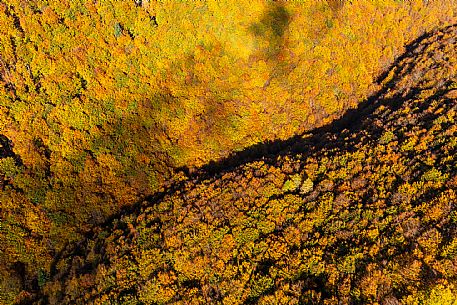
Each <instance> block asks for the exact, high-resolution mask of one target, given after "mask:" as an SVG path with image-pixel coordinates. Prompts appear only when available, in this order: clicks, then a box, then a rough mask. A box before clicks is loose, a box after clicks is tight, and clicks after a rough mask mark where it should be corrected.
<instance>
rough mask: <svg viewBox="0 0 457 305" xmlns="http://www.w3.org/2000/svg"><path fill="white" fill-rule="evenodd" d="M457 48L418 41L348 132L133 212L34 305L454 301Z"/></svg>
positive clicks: (443, 37) (270, 152) (348, 118)
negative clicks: (452, 299)
mask: <svg viewBox="0 0 457 305" xmlns="http://www.w3.org/2000/svg"><path fill="white" fill-rule="evenodd" d="M456 37H457V27H455V26H454V27H448V28H446V29H443V30H441V31H436V32H434V33H431V34H428V35H424V36H423V37H421V38H420V39H418V40H417V41H416V42H415V43H414V44H413V45H411V46H410V47H409V48H408V52H407V53H406V54H405V55H404V56H402V57H401V58H399V59H398V61H397V63H396V64H395V66H394V67H393V68H392V69H391V70H390V71H389V73H387V74H386V75H385V76H384V78H383V80H382V82H381V85H382V89H381V90H380V91H379V92H378V94H377V95H376V96H373V97H372V98H370V99H368V100H367V101H366V102H363V103H361V105H360V107H359V108H358V109H356V110H353V111H350V112H348V113H347V114H346V115H345V116H343V117H342V118H341V119H340V120H338V121H336V122H334V123H332V124H330V125H327V126H324V127H322V128H320V129H317V130H315V131H313V132H312V133H309V134H306V135H304V136H302V137H296V138H294V139H292V140H289V141H286V142H273V143H268V145H269V147H270V148H269V147H267V146H264V147H261V146H256V147H255V148H253V149H251V150H250V151H247V152H244V153H240V154H238V155H237V156H235V157H233V159H232V160H230V159H228V160H225V161H221V163H220V164H212V165H211V166H208V167H207V168H203V169H202V170H201V171H200V172H199V173H197V174H195V175H193V176H191V177H183V179H182V181H177V182H176V183H175V184H174V186H172V187H171V190H170V191H168V192H165V193H162V194H158V195H156V196H154V197H152V198H149V199H148V200H145V201H144V202H142V203H141V204H140V205H138V206H137V207H136V208H133V209H131V210H130V211H129V212H128V213H127V212H125V211H124V213H123V214H122V215H120V216H119V217H118V218H115V219H114V220H113V221H112V222H108V223H107V224H106V225H105V226H102V227H100V228H97V229H96V230H95V231H94V232H93V233H91V234H88V235H87V238H86V240H84V241H81V242H80V243H79V244H77V245H75V246H73V247H68V248H67V249H66V250H65V251H64V252H63V253H60V254H59V256H58V257H57V258H56V260H55V262H54V264H53V266H52V270H51V273H52V274H51V275H49V276H43V278H42V279H40V282H39V286H40V287H41V290H40V292H39V293H36V294H33V293H30V294H29V297H30V298H28V299H27V298H26V294H24V295H25V297H24V301H23V302H24V304H26V303H27V304H28V303H31V302H35V304H48V303H49V304H203V303H208V304H368V303H377V304H399V303H408V304H418V303H420V302H422V303H425V304H432V302H436V304H444V303H445V301H446V300H448V301H449V300H451V298H452V297H453V295H455V293H456V291H455V290H453V289H455V288H457V286H454V284H455V283H457V226H456V225H457V210H456V204H457V200H456V191H457V176H456V174H457V167H456V158H455V155H456V145H457V140H456V131H457V127H456V124H455V116H456V110H457V103H456V100H457V78H456V71H457V62H456V61H457V54H456V45H457V41H456ZM271 147H275V148H271ZM246 160H249V162H247V161H246ZM427 302H428V303H427Z"/></svg>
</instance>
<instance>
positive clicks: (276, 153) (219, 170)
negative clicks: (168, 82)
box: [0, 5, 455, 302]
mask: <svg viewBox="0 0 457 305" xmlns="http://www.w3.org/2000/svg"><path fill="white" fill-rule="evenodd" d="M274 7H275V9H274V10H272V11H271V12H270V13H268V14H266V17H265V18H264V19H262V20H263V21H262V23H263V24H264V25H263V26H264V27H267V28H268V26H269V25H270V24H271V22H273V21H274V20H276V19H280V20H282V23H281V24H282V25H281V24H280V25H279V26H278V28H277V29H273V28H271V29H270V30H271V33H273V34H272V35H276V36H278V37H281V35H283V33H284V29H285V28H286V27H287V22H288V21H287V20H288V14H287V12H284V11H281V6H280V5H278V6H276V5H275V6H274ZM282 9H283V8H282ZM286 21H287V22H286ZM259 31H260V32H259V33H262V31H261V30H259ZM446 32H455V28H454V26H449V27H447V28H445V29H442V30H441V31H440V32H438V33H441V34H437V32H431V33H426V34H424V35H422V36H420V37H419V38H417V39H416V40H415V41H413V42H412V43H411V44H410V45H408V46H407V48H406V52H405V53H404V54H403V55H402V56H400V57H398V58H397V59H396V60H395V62H394V63H393V64H392V65H391V67H390V68H389V69H388V70H387V71H386V72H385V73H383V74H382V75H380V77H379V78H378V79H377V82H378V83H380V84H382V88H381V89H380V90H379V91H378V92H377V93H376V94H374V95H373V96H371V97H369V98H368V99H366V100H365V101H363V102H361V103H360V104H359V105H358V107H357V108H356V109H351V110H348V111H346V112H345V113H344V114H343V115H342V116H341V117H340V118H339V119H337V120H335V121H333V122H331V123H330V124H327V125H325V126H322V127H320V128H316V129H314V130H313V131H311V132H308V133H305V134H302V135H297V136H294V137H292V138H290V139H287V140H275V141H268V142H265V143H259V144H256V145H253V146H251V147H248V148H246V149H244V150H243V151H240V152H236V153H234V154H232V155H231V156H229V157H227V158H224V159H222V160H219V161H213V162H210V163H208V164H207V165H205V166H203V167H201V168H199V169H198V170H196V171H195V172H193V173H190V170H189V168H187V167H182V168H179V169H178V170H177V171H181V172H184V173H185V174H186V176H187V177H188V179H187V180H186V181H180V182H175V181H173V180H171V181H170V182H169V183H168V185H167V186H166V189H165V190H164V191H163V192H157V193H155V194H153V195H150V196H147V197H145V198H143V199H142V200H139V201H138V202H137V203H136V204H134V205H132V206H128V207H126V208H123V209H122V210H121V211H120V212H118V213H116V214H114V215H112V216H110V217H109V218H108V219H106V220H105V221H104V222H103V223H102V224H100V225H99V226H97V227H95V228H94V229H93V230H92V231H91V232H89V233H86V234H85V237H84V239H83V240H81V241H80V242H79V243H78V244H72V245H67V247H66V248H64V249H63V250H62V251H61V252H60V253H58V254H56V256H55V258H54V261H53V262H52V264H51V275H50V276H51V278H54V279H55V280H59V279H64V278H65V276H66V275H68V274H69V273H70V272H74V270H70V266H68V267H66V268H67V270H57V269H58V268H57V263H58V262H59V261H61V260H63V259H66V258H72V257H75V256H83V257H84V256H85V255H86V254H87V251H88V248H89V247H88V241H89V240H94V239H97V236H98V235H99V232H102V231H111V230H113V229H114V228H116V229H118V230H123V231H124V232H125V233H126V235H128V234H130V232H129V229H128V228H126V227H118V224H117V223H118V222H117V220H118V219H120V218H121V217H122V216H124V215H130V214H138V213H140V212H141V211H142V210H144V209H145V208H147V207H148V206H150V205H154V204H156V203H158V202H160V201H162V200H163V199H164V198H165V197H166V196H169V195H172V194H174V193H176V192H178V191H179V190H181V189H183V187H184V185H185V184H186V183H191V184H198V183H201V182H203V181H205V180H215V179H218V178H219V177H221V176H222V175H224V174H225V173H227V172H231V171H234V170H236V169H237V168H239V167H240V166H242V165H243V164H247V163H250V162H255V161H263V162H265V163H266V164H271V165H276V164H278V163H279V161H278V157H281V156H287V155H291V156H295V155H298V154H302V155H303V156H302V158H306V156H312V155H313V154H316V153H319V151H321V150H325V151H327V152H330V154H331V153H332V150H336V149H339V150H340V151H352V150H354V149H355V148H354V147H355V146H356V144H360V143H368V142H369V141H379V139H380V137H381V135H382V134H383V133H384V131H385V130H384V128H383V126H382V125H379V124H377V123H376V122H377V121H382V120H383V118H385V117H387V116H388V114H390V113H392V112H395V110H398V109H400V108H401V107H402V106H403V105H404V104H405V103H407V102H408V101H410V100H411V99H414V98H415V97H417V96H418V95H419V94H421V92H422V90H424V89H423V88H420V87H419V86H416V87H414V86H413V87H412V88H410V90H409V91H402V90H397V91H396V92H395V94H393V95H388V94H389V93H390V90H392V89H394V88H395V87H396V85H397V84H398V83H399V82H400V81H401V80H402V79H404V78H405V77H408V74H409V73H410V72H411V71H412V70H413V69H414V67H415V65H417V63H416V61H415V60H414V59H415V58H416V57H417V54H418V53H420V52H422V50H424V49H425V48H426V47H427V45H429V44H432V43H436V41H439V39H440V37H442V36H443V35H444V34H443V33H446ZM259 35H260V34H259ZM434 36H435V37H436V39H432V40H430V38H432V37H434ZM394 69H395V70H394ZM391 71H394V72H395V71H400V73H398V74H397V73H395V75H394V77H393V78H392V79H387V77H388V76H389V73H390V72H391ZM449 84H450V83H443V84H442V85H441V87H440V88H435V89H436V91H435V93H434V94H433V95H431V96H430V97H428V98H427V101H425V102H424V103H422V104H424V105H425V104H427V102H428V101H430V102H431V101H433V100H436V99H439V98H443V97H444V96H445V95H446V94H447V93H448V92H449V91H450V89H448V85H449ZM454 106H455V101H454V100H452V99H447V98H444V99H443V106H442V107H443V108H444V109H450V108H452V107H454ZM420 107H426V106H420ZM420 107H419V108H418V109H417V110H414V111H418V112H421V111H423V109H421V108H420ZM424 115H427V117H422V119H423V120H426V121H433V120H434V118H435V117H436V116H438V115H439V114H433V113H430V114H424ZM394 118H395V117H394ZM410 124H413V123H410ZM5 141H6V140H4V139H3V138H2V137H0V144H2V147H4V146H6V147H9V150H8V149H5V150H0V153H1V154H2V155H3V154H7V153H8V151H11V149H10V148H11V144H8V142H5ZM4 142H5V144H4ZM8 145H9V146H8ZM0 149H1V148H0ZM3 151H4V152H3ZM330 157H331V156H330ZM342 249H343V248H341V249H339V250H342ZM97 251H99V252H100V253H103V252H104V250H103V249H102V248H101V247H100V248H99V249H97ZM101 256H102V257H103V261H102V262H97V264H99V263H108V259H109V258H108V257H106V256H105V255H101ZM269 264H270V263H269V262H265V263H264V265H262V266H261V267H260V268H259V270H258V272H259V273H260V274H261V273H262V272H267V271H268V268H269V267H268V266H269ZM92 268H95V266H92ZM90 269H91V268H89V267H87V266H84V267H81V268H80V269H79V270H78V272H80V273H81V274H83V273H88V272H90ZM263 269H264V270H265V271H264V270H263ZM92 270H93V269H92ZM188 285H189V287H193V286H194V285H195V283H188ZM37 297H38V298H40V297H42V296H41V295H39V294H38V295H37ZM254 301H255V300H254ZM254 301H253V302H254Z"/></svg>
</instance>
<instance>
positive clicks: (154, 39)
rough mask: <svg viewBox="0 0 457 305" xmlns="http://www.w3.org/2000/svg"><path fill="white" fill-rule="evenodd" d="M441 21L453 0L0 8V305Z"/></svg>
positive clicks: (350, 93) (322, 108) (369, 87)
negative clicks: (94, 236)
mask: <svg viewBox="0 0 457 305" xmlns="http://www.w3.org/2000/svg"><path fill="white" fill-rule="evenodd" d="M456 13H457V4H456V2H455V0H442V1H438V0H436V1H423V0H408V1H397V0H359V1H339V0H328V1H311V0H309V1H306V0H304V1H247V0H240V1H236V4H234V1H228V0H221V1H152V0H151V1H150V0H139V1H138V0H128V1H115V0H106V1H82V0H30V1H24V0H1V1H0V188H1V192H0V303H5V304H12V303H14V302H19V301H20V300H21V299H24V298H25V299H26V298H27V296H28V294H29V293H30V291H37V290H39V289H42V288H43V287H45V285H46V283H47V282H48V281H50V280H51V274H52V270H53V269H55V268H56V266H55V265H54V262H55V261H56V257H58V256H59V254H60V253H63V252H65V250H66V249H67V248H71V246H72V245H74V244H75V243H79V242H81V241H82V240H84V239H85V238H86V237H85V236H86V235H87V234H89V233H90V232H92V231H93V230H94V229H95V228H97V227H98V226H100V225H101V224H104V223H106V222H109V220H111V219H112V218H113V217H114V216H115V215H119V213H121V211H123V209H125V208H128V207H131V206H132V205H134V204H136V203H138V202H142V200H144V199H145V198H149V197H150V196H153V195H154V194H157V193H158V192H163V191H165V190H166V189H168V188H169V187H170V185H173V183H174V181H179V180H182V179H185V178H183V177H184V176H186V175H185V173H187V174H189V173H192V172H193V171H197V172H198V170H196V169H198V168H199V167H201V166H204V165H205V164H207V163H208V162H211V161H213V162H214V161H217V160H220V159H222V158H225V157H228V156H230V155H232V154H233V153H236V152H240V151H243V150H244V149H246V148H248V147H251V146H253V145H256V144H259V143H266V142H268V141H275V140H285V139H289V138H291V137H293V136H295V135H301V134H303V133H304V132H308V131H310V130H312V129H313V128H317V127H321V126H324V125H326V124H329V123H330V122H332V121H333V120H335V119H337V118H338V117H340V116H341V115H342V114H343V113H344V112H345V111H346V110H348V109H352V108H356V107H357V106H358V105H359V104H360V103H361V102H362V101H364V100H367V99H368V98H369V97H370V96H372V95H373V94H376V93H377V92H379V90H381V89H382V88H383V86H384V84H383V83H379V82H377V81H376V80H377V78H378V77H379V76H380V75H382V73H384V72H386V71H388V68H389V67H391V66H392V65H395V63H397V62H396V61H397V60H398V58H399V57H400V56H401V55H402V54H404V53H405V52H406V51H407V49H406V46H407V45H408V44H410V43H412V42H413V41H414V40H415V39H417V38H418V37H420V36H421V35H423V34H425V33H430V32H432V31H434V30H436V29H437V28H445V27H446V26H448V25H452V24H455V23H456ZM443 56H445V55H443ZM429 60H434V59H433V58H430V59H427V58H424V63H421V64H423V65H427V64H428V61H429ZM389 71H390V74H388V75H387V79H388V78H389V77H390V78H394V76H395V75H396V74H397V73H398V71H396V70H395V69H392V70H389ZM421 73H422V72H421ZM421 73H419V72H418V74H416V75H411V76H408V77H404V84H403V86H404V87H405V88H407V87H409V86H412V85H411V84H410V83H414V81H416V80H417V79H420V77H421V75H422V74H421ZM423 73H425V74H426V72H423ZM436 78H437V79H443V81H447V79H448V78H449V75H444V76H443V75H437V76H436ZM423 94H426V93H423ZM424 99H425V97H424ZM443 120H444V118H443ZM392 132H393V131H392ZM393 137H394V135H393V134H391V133H389V132H387V131H386V133H385V134H384V137H383V138H382V139H383V140H382V141H386V142H388V141H390V140H392V139H393ZM416 145H419V143H418V142H414V141H413V140H411V142H408V143H405V146H404V147H402V149H404V151H409V150H410V149H411V148H413V147H415V146H416ZM450 157H452V156H448V158H450ZM430 158H432V159H433V157H432V156H431V157H430ZM427 162H432V161H427ZM183 169H184V173H183V172H181V170H183ZM448 178H449V176H446V175H444V176H443V175H442V173H441V172H435V171H430V172H427V175H426V176H425V178H424V179H426V181H435V182H436V183H445V182H444V181H447V180H446V179H448ZM170 181H171V182H170ZM311 181H312V180H311ZM313 183H314V182H313ZM293 185H294V182H293V180H292V182H290V183H289V184H288V186H287V187H286V189H288V188H292V189H293ZM307 188H309V189H310V188H312V186H311V183H310V182H308V186H307V187H305V189H307ZM451 250H452V249H451ZM451 250H449V251H451ZM267 284H268V283H266V284H265V285H267ZM446 289H447V288H446ZM449 289H451V288H449ZM452 289H453V288H452ZM452 289H451V290H452ZM451 290H450V291H451ZM26 291H29V292H26Z"/></svg>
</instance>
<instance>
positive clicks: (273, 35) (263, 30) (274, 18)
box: [249, 1, 291, 58]
mask: <svg viewBox="0 0 457 305" xmlns="http://www.w3.org/2000/svg"><path fill="white" fill-rule="evenodd" d="M290 17H291V16H290V14H289V12H288V11H287V10H286V8H285V7H284V4H283V3H281V2H276V1H274V2H271V3H270V4H269V7H268V9H267V11H266V12H265V13H264V14H263V16H262V18H261V19H260V21H259V22H256V23H253V24H251V25H250V26H249V31H250V32H251V33H252V34H253V35H254V36H255V37H258V38H259V39H261V40H265V41H266V42H268V48H267V49H266V50H265V51H264V53H265V57H267V58H270V57H274V56H275V55H277V54H278V53H279V51H280V49H281V45H282V44H283V40H284V33H285V31H286V30H287V28H288V26H289V23H290Z"/></svg>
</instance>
